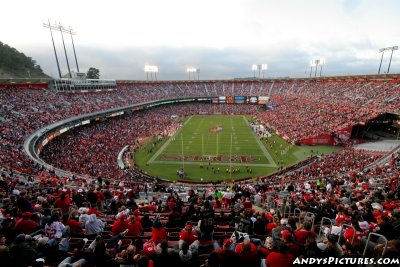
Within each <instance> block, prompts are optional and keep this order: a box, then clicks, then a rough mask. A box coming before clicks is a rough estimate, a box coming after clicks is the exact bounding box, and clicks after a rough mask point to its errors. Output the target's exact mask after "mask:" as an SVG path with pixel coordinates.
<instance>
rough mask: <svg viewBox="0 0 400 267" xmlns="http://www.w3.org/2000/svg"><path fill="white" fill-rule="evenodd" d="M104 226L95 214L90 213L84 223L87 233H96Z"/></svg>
mask: <svg viewBox="0 0 400 267" xmlns="http://www.w3.org/2000/svg"><path fill="white" fill-rule="evenodd" d="M104 227H105V223H104V222H103V221H102V220H100V219H98V218H97V216H96V214H91V215H90V216H89V220H88V221H87V222H86V224H85V230H86V234H87V235H98V234H100V233H101V232H102V231H103V230H104Z"/></svg>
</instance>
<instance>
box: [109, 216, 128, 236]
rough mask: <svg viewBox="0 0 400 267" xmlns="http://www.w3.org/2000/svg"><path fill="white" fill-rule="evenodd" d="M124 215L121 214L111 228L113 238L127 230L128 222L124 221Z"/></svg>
mask: <svg viewBox="0 0 400 267" xmlns="http://www.w3.org/2000/svg"><path fill="white" fill-rule="evenodd" d="M125 218H126V215H125V214H121V216H120V217H119V220H117V221H115V222H114V223H113V225H112V227H111V232H112V235H113V236H116V235H117V234H118V233H122V232H123V231H125V230H126V229H128V222H127V221H126V220H125Z"/></svg>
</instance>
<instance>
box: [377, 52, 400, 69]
mask: <svg viewBox="0 0 400 267" xmlns="http://www.w3.org/2000/svg"><path fill="white" fill-rule="evenodd" d="M398 49H399V47H398V46H390V47H385V48H381V49H379V53H382V57H381V63H380V64H379V70H378V74H380V73H381V66H382V60H383V54H384V53H385V51H392V52H391V53H390V60H389V65H388V69H387V72H386V73H389V71H390V64H391V63H392V57H393V51H394V50H398Z"/></svg>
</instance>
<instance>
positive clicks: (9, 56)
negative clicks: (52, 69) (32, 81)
mask: <svg viewBox="0 0 400 267" xmlns="http://www.w3.org/2000/svg"><path fill="white" fill-rule="evenodd" d="M30 77H32V78H49V76H48V75H46V74H45V73H44V72H43V70H42V69H41V67H40V65H38V64H37V63H36V61H35V60H33V59H32V58H30V57H27V56H25V54H24V53H21V52H19V51H18V50H16V49H15V48H13V47H10V46H8V45H7V44H3V43H2V42H0V78H30Z"/></svg>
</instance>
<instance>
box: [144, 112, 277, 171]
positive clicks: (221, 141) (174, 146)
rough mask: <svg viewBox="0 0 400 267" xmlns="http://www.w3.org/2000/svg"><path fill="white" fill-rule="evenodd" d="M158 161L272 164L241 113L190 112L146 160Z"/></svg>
mask: <svg viewBox="0 0 400 267" xmlns="http://www.w3.org/2000/svg"><path fill="white" fill-rule="evenodd" d="M148 163H149V164H151V163H159V164H161V163H162V164H181V165H182V167H184V165H197V166H199V164H201V163H203V164H210V165H223V166H226V165H227V164H228V165H229V166H253V167H276V164H275V162H274V160H273V159H272V157H271V155H270V154H269V153H268V151H267V150H266V148H265V147H264V145H263V144H262V143H261V141H260V140H259V139H258V138H256V136H255V134H254V133H253V131H252V129H251V128H250V127H249V123H248V121H247V118H246V117H245V116H233V115H232V116H224V115H215V116H191V117H189V118H188V119H187V121H186V122H185V124H184V127H183V128H181V129H180V131H178V132H177V133H176V134H175V135H174V136H173V137H172V138H170V139H169V140H167V141H166V142H165V143H164V144H163V146H161V148H160V149H159V150H158V151H157V152H156V153H155V154H154V156H153V157H151V159H150V160H149V161H148Z"/></svg>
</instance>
